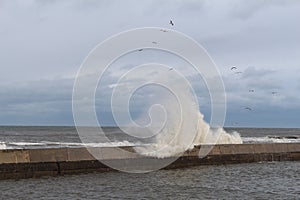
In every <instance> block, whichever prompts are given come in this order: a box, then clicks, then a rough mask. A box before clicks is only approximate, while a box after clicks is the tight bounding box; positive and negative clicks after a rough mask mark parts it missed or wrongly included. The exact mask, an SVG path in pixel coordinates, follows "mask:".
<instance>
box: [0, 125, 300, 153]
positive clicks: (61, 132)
mask: <svg viewBox="0 0 300 200" xmlns="http://www.w3.org/2000/svg"><path fill="white" fill-rule="evenodd" d="M226 130H227V131H228V132H233V131H237V132H239V133H240V134H241V136H242V139H243V142H244V143H270V142H300V129H271V128H269V129H261V128H260V129H258V128H230V129H229V128H228V129H226ZM104 131H105V133H106V136H107V137H108V138H109V139H110V141H111V142H110V143H105V144H104V143H89V144H85V145H86V146H132V145H135V144H137V143H138V142H139V141H137V139H136V138H134V137H130V136H128V135H126V134H124V133H122V131H121V130H120V129H118V128H115V127H106V128H104ZM100 140H101V139H100ZM82 145H83V144H82V143H81V141H80V139H79V137H78V135H77V132H76V129H75V127H53V126H52V127H47V126H44V127H38V126H32V127H30V126H27V127H24V126H0V149H7V148H9V149H16V148H48V147H52V148H53V147H65V146H70V147H72V146H82Z"/></svg>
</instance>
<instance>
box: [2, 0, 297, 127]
mask: <svg viewBox="0 0 300 200" xmlns="http://www.w3.org/2000/svg"><path fill="white" fill-rule="evenodd" d="M299 10H300V2H299V1H297V0H286V1H281V0H252V1H246V0H224V1H219V0H165V1H159V0H149V1H138V0H135V1H133V0H126V1H121V0H119V1H117V0H99V1H98V0H52V1H51V0H0V69H1V73H0V125H57V126H61V125H73V116H72V88H73V83H74V78H75V76H76V74H77V71H78V70H79V68H80V65H81V63H82V62H83V60H84V59H85V58H86V56H87V55H88V54H89V52H90V51H91V50H92V49H93V48H94V47H95V46H96V45H97V44H98V43H100V42H102V41H103V40H105V39H106V38H108V37H110V36H112V35H114V34H117V33H119V32H121V31H126V30H128V29H133V28H141V27H162V28H168V29H174V30H176V31H180V32H182V33H184V34H186V35H188V36H190V37H192V38H194V39H195V40H196V41H197V42H198V43H200V44H201V45H202V46H203V47H204V48H205V49H206V50H207V52H208V53H209V55H210V56H211V57H212V59H213V60H214V62H215V63H216V65H217V66H218V68H219V71H220V73H221V75H222V78H223V81H224V85H225V89H226V96H227V114H226V120H225V126H234V127H236V126H238V127H283V128H284V127H300V117H299V116H300V92H299V91H300V45H299V44H300V37H299V35H300V26H299V20H298V19H300V12H299ZM170 19H172V20H173V22H174V26H171V25H170V24H169V20H170ZM151 59H152V60H154V61H161V62H163V63H167V64H169V65H172V66H173V65H174V67H178V68H180V67H182V66H183V65H185V64H184V63H182V61H181V60H180V59H177V58H175V57H174V56H171V55H169V54H167V53H164V52H158V51H151V50H149V51H145V52H144V55H143V56H142V57H141V56H136V55H135V56H134V55H132V56H131V57H129V58H127V59H125V60H123V62H122V60H120V61H119V62H118V63H117V64H115V68H113V67H112V70H110V72H109V73H108V74H107V77H106V84H107V85H104V86H103V88H102V90H101V91H102V93H101V92H99V94H98V95H99V98H98V99H100V101H99V102H96V104H97V111H98V115H99V118H101V120H102V122H103V123H104V124H105V125H113V124H114V121H113V118H112V115H111V112H110V110H109V109H108V107H109V102H108V100H107V99H109V94H110V92H109V91H110V90H111V88H112V86H113V84H114V83H115V82H114V81H116V80H117V79H116V77H117V76H118V75H120V73H121V72H123V71H126V69H128V68H130V67H132V66H133V65H135V64H136V63H141V62H142V61H143V62H144V61H151ZM180 65H181V66H180ZM232 66H235V67H236V68H237V69H233V70H231V67H232ZM113 69H115V70H113ZM122 70H123V71H122ZM235 72H241V73H235ZM190 80H191V81H193V80H199V79H198V78H196V77H190ZM200 82H201V81H199V83H198V82H197V84H196V86H195V91H196V93H197V95H198V99H199V101H200V102H199V105H200V109H201V111H202V113H203V114H204V116H205V120H206V121H209V120H210V103H209V95H208V93H207V90H206V88H205V87H203V84H202V83H200ZM146 94H147V92H144V93H140V94H139V95H141V96H143V95H146ZM103 99H104V100H103ZM105 99H106V100H105ZM141 107H143V104H137V105H136V106H132V109H133V111H132V112H133V113H139V112H140V108H141ZM246 107H249V108H251V110H247V109H245V108H246ZM137 115H138V114H137Z"/></svg>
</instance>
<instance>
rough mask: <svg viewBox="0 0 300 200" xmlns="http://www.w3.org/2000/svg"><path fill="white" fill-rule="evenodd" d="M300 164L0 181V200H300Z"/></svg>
mask: <svg viewBox="0 0 300 200" xmlns="http://www.w3.org/2000/svg"><path fill="white" fill-rule="evenodd" d="M299 195H300V162H277V163H252V164H236V165H219V166H199V167H193V168H185V169H176V170H160V171H156V172H151V173H147V174H126V173H119V172H109V173H94V174H84V175H74V176H73V175H72V176H62V177H46V178H39V179H25V180H18V181H15V180H4V181H0V197H1V199H24V200H25V199H26V200H27V199H67V200H73V199H299Z"/></svg>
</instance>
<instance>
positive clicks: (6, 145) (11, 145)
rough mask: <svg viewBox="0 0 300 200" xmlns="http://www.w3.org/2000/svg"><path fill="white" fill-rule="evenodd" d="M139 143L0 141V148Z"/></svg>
mask: <svg viewBox="0 0 300 200" xmlns="http://www.w3.org/2000/svg"><path fill="white" fill-rule="evenodd" d="M137 145H141V144H140V143H132V142H128V141H117V142H107V143H76V142H74V143H73V142H48V141H43V142H0V149H34V148H61V147H124V146H137Z"/></svg>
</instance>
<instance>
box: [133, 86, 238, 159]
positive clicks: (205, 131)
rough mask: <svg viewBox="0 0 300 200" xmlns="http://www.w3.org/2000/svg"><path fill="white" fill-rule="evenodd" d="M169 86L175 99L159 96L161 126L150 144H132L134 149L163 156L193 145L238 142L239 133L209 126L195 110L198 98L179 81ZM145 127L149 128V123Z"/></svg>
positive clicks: (176, 152)
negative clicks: (161, 113)
mask: <svg viewBox="0 0 300 200" xmlns="http://www.w3.org/2000/svg"><path fill="white" fill-rule="evenodd" d="M172 87H173V91H176V98H175V99H176V100H175V101H174V97H170V96H166V95H163V97H162V98H161V99H162V103H161V105H162V106H163V107H164V111H165V113H166V116H165V117H167V120H165V122H166V123H165V124H164V127H163V128H162V129H161V131H160V132H159V133H158V134H156V135H155V137H154V140H153V143H152V144H150V145H146V146H143V147H135V150H136V151H137V152H138V153H140V154H142V155H146V156H152V157H159V158H165V157H171V156H179V155H181V154H182V153H183V152H185V151H186V150H189V149H192V148H193V147H194V146H195V145H202V144H211V145H214V144H241V143H242V139H241V137H240V135H239V133H237V132H233V133H227V132H226V131H225V130H224V129H223V128H211V127H210V125H209V124H208V123H207V122H205V120H204V116H203V114H202V113H201V112H200V111H199V107H198V102H197V100H196V99H195V98H194V96H193V91H191V90H190V89H189V88H187V87H185V86H183V85H180V84H174V85H172ZM153 117H156V118H161V115H158V116H156V115H155V113H152V118H153ZM160 121H163V120H162V119H161V120H160ZM155 127H156V126H155ZM150 129H151V127H150ZM147 130H148V131H149V127H147ZM155 130H157V128H155Z"/></svg>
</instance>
